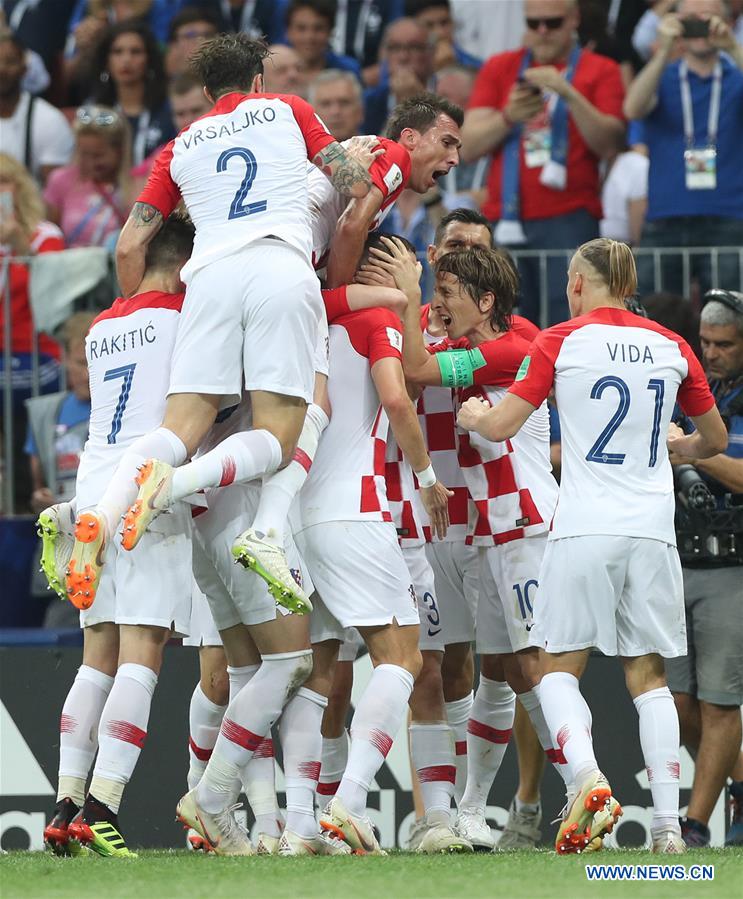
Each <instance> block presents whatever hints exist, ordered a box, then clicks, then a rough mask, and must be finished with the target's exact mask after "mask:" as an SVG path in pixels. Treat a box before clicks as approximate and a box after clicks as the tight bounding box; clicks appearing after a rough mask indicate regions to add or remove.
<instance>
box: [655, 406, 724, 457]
mask: <svg viewBox="0 0 743 899" xmlns="http://www.w3.org/2000/svg"><path fill="white" fill-rule="evenodd" d="M691 420H692V422H693V423H694V427H695V428H696V431H694V433H693V434H685V435H683V436H682V437H679V436H678V431H679V429H678V428H675V429H674V428H672V429H671V431H670V433H669V436H668V440H667V445H668V451H669V452H670V453H673V454H674V455H675V456H680V457H683V458H685V459H709V458H710V457H711V456H716V455H717V454H718V453H724V452H725V450H726V449H727V446H728V432H727V429H726V428H725V423H724V422H723V420H722V418H721V417H720V413H719V411H718V409H717V406H713V407H712V408H711V409H710V410H709V411H708V412H705V413H704V414H703V415H697V416H695V417H692V419H691Z"/></svg>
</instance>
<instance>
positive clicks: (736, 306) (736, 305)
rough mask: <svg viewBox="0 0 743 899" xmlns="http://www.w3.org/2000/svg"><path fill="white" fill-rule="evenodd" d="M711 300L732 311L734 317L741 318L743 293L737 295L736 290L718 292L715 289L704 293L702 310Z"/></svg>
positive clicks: (717, 289)
mask: <svg viewBox="0 0 743 899" xmlns="http://www.w3.org/2000/svg"><path fill="white" fill-rule="evenodd" d="M711 300H714V301H715V302H716V303H722V305H723V306H727V308H728V309H732V311H733V312H735V314H736V315H740V316H741V317H743V293H738V291H737V290H720V289H719V288H717V287H716V288H714V289H713V290H708V291H707V293H705V295H704V298H703V299H702V308H704V306H706V305H707V303H709V302H710V301H711Z"/></svg>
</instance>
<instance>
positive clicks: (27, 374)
mask: <svg viewBox="0 0 743 899" xmlns="http://www.w3.org/2000/svg"><path fill="white" fill-rule="evenodd" d="M63 249H64V238H63V237H62V232H61V231H60V230H59V228H57V226H56V225H54V224H52V223H51V222H48V221H45V219H44V203H43V201H42V199H41V194H40V193H39V189H38V187H37V186H36V184H35V182H34V180H33V178H32V177H31V175H30V173H29V171H28V170H27V169H26V168H25V166H24V165H23V164H22V163H20V162H18V160H17V159H14V158H13V157H11V156H9V155H8V154H7V153H0V258H2V257H7V256H20V257H23V256H35V255H36V254H37V253H51V252H56V251H58V250H63ZM8 290H9V291H10V334H11V352H12V355H13V358H12V368H11V371H12V379H11V383H12V387H13V417H14V428H13V461H14V473H15V507H16V510H17V511H21V510H23V509H25V508H27V505H28V498H29V496H30V494H31V486H30V481H29V477H28V466H27V465H26V463H25V460H24V457H23V441H24V439H25V437H24V435H25V431H26V407H25V405H24V401H25V400H26V399H27V398H28V397H29V396H30V395H31V390H32V387H33V349H34V325H33V313H32V312H31V304H30V300H29V275H28V265H27V264H26V263H24V262H11V264H10V266H9V268H8ZM6 326H7V325H6V322H5V316H4V315H3V316H0V347H3V346H5V328H6ZM38 349H39V369H38V376H39V388H40V390H41V391H42V392H48V391H50V390H56V389H57V384H58V379H59V367H58V364H57V358H58V356H59V347H58V346H57V344H56V343H55V342H54V341H53V340H52V339H51V338H50V337H47V335H45V334H40V335H39V340H38ZM3 368H4V359H3V356H2V354H0V386H2V384H3V379H4V371H3Z"/></svg>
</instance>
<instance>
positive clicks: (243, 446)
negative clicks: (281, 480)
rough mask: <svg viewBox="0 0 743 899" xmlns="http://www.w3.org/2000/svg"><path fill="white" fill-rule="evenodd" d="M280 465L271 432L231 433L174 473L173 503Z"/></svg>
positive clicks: (260, 473) (277, 448)
mask: <svg viewBox="0 0 743 899" xmlns="http://www.w3.org/2000/svg"><path fill="white" fill-rule="evenodd" d="M279 465H281V444H280V443H279V441H278V440H277V439H276V438H275V437H274V435H273V434H272V433H271V432H270V431H266V430H258V431H241V432H240V433H239V434H231V435H230V436H229V437H227V438H225V439H224V440H223V441H222V442H221V443H218V444H217V445H216V446H215V447H214V449H211V450H209V452H208V453H204V455H203V456H198V458H196V459H194V460H193V462H189V463H188V464H187V465H181V467H180V468H176V470H175V471H174V472H173V489H172V500H173V502H175V501H176V500H179V499H183V497H184V496H189V495H190V494H191V493H196V491H198V490H203V489H204V488H206V487H226V486H228V485H229V484H234V483H238V484H239V483H241V482H243V481H252V480H253V478H258V477H260V476H261V475H263V474H270V473H271V472H273V471H276V469H277V468H278V467H279Z"/></svg>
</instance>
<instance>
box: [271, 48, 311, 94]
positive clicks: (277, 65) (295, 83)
mask: <svg viewBox="0 0 743 899" xmlns="http://www.w3.org/2000/svg"><path fill="white" fill-rule="evenodd" d="M269 50H270V51H271V54H270V56H267V57H266V61H265V62H264V64H263V84H264V87H265V89H266V92H267V93H269V94H298V95H299V96H301V97H303V96H304V95H305V93H306V92H307V83H306V79H305V78H304V77H303V75H302V60H301V59H300V58H299V54H298V53H297V51H296V50H294V49H292V48H291V47H287V46H286V44H271V46H270V47H269Z"/></svg>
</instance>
